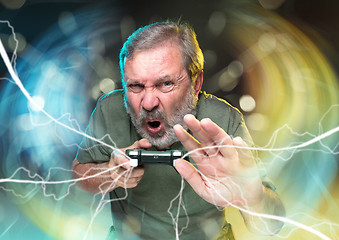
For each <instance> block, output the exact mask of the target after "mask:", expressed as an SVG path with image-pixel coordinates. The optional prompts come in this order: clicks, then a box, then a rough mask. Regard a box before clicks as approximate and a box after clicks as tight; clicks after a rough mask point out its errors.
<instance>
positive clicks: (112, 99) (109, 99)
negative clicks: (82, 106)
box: [96, 89, 125, 111]
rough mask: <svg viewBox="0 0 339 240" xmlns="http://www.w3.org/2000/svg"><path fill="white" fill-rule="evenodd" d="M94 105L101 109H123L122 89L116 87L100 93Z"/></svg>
mask: <svg viewBox="0 0 339 240" xmlns="http://www.w3.org/2000/svg"><path fill="white" fill-rule="evenodd" d="M96 107H97V108H100V109H101V110H102V111H112V110H114V111H125V108H124V98H123V90H122V89H118V90H114V91H112V92H109V93H106V94H104V95H102V96H101V97H100V98H99V99H98V101H97V106H96Z"/></svg>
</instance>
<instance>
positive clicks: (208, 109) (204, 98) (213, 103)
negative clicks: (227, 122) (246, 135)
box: [197, 92, 242, 118]
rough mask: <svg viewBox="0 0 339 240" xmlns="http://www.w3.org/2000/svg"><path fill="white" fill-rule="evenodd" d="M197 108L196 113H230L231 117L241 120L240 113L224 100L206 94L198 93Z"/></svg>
mask: <svg viewBox="0 0 339 240" xmlns="http://www.w3.org/2000/svg"><path fill="white" fill-rule="evenodd" d="M197 108H198V111H203V112H205V113H207V114H226V113H230V114H231V115H234V116H238V117H240V118H242V113H241V112H240V111H239V110H238V109H237V108H235V107H234V106H232V105H231V104H230V103H228V102H227V101H226V100H224V99H222V98H218V97H216V96H214V95H212V94H208V93H206V92H200V94H199V101H198V106H197Z"/></svg>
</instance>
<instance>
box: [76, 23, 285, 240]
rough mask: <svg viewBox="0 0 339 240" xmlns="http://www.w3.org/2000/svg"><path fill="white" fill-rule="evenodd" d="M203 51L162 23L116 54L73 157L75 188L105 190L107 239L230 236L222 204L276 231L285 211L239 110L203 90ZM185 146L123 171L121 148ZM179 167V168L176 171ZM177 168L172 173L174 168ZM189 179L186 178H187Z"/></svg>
mask: <svg viewBox="0 0 339 240" xmlns="http://www.w3.org/2000/svg"><path fill="white" fill-rule="evenodd" d="M203 62H204V58H203V54H202V52H201V49H200V48H199V45H198V42H197V40H196V35H195V33H194V31H193V30H192V29H191V28H190V27H189V26H188V25H187V24H182V23H173V22H161V23H155V24H151V25H149V26H146V27H143V28H140V29H138V30H137V31H136V32H134V33H133V34H132V35H131V36H130V37H129V38H128V40H127V41H126V42H125V43H124V45H123V48H122V50H121V52H120V69H121V76H122V83H123V90H116V91H113V92H111V93H109V94H106V95H104V96H102V97H101V98H100V99H99V100H98V103H97V106H96V109H95V110H94V112H93V114H92V116H91V119H90V122H89V125H88V127H87V130H86V133H87V134H89V135H91V136H93V137H94V138H96V139H101V140H102V141H104V142H105V143H107V145H112V146H114V147H115V148H116V151H113V152H112V149H111V148H109V147H107V146H104V145H100V144H98V143H97V142H95V141H92V140H90V139H88V138H84V139H83V141H82V143H81V146H80V148H79V151H78V154H77V157H76V159H75V160H74V163H73V169H74V177H75V178H80V177H85V176H93V175H95V177H90V178H88V177H87V178H85V179H84V180H82V181H80V182H79V185H80V187H82V188H83V189H85V190H87V191H90V192H93V193H106V192H109V194H110V198H111V207H112V215H113V226H112V228H111V231H110V233H109V235H108V239H233V233H232V230H231V227H230V225H229V224H228V223H227V222H226V216H225V211H224V208H225V207H227V206H229V205H233V206H238V207H239V208H240V209H241V214H242V216H243V218H244V222H245V224H246V226H247V227H248V229H249V230H250V231H252V232H254V233H257V234H268V235H270V234H275V233H277V232H278V231H279V230H280V229H281V227H282V225H283V223H282V222H280V221H276V220H271V219H268V220H267V219H260V218H259V217H258V216H255V214H251V213H252V212H253V213H264V214H272V215H278V216H283V215H284V214H285V210H284V206H283V204H282V203H281V201H280V199H279V197H278V196H277V194H276V193H275V191H274V190H275V187H274V185H273V184H272V183H271V182H270V181H269V180H268V179H267V178H266V176H265V170H264V169H263V167H262V163H261V162H260V160H258V159H257V158H255V157H254V156H253V154H252V152H251V151H250V150H248V149H246V147H247V144H246V143H245V141H246V142H248V143H250V142H251V138H250V135H249V133H248V131H247V128H246V126H245V123H244V120H243V118H242V115H241V113H240V112H239V111H238V110H236V109H235V108H233V107H232V106H231V105H229V104H228V103H227V102H225V101H224V100H221V99H218V98H216V97H215V96H212V95H209V94H206V93H204V92H201V91H200V90H201V86H202V83H203ZM128 148H132V149H133V148H136V149H148V150H153V151H156V150H158V151H160V150H164V149H166V148H171V149H179V150H187V151H188V152H189V154H190V162H188V161H185V160H184V159H179V160H176V162H175V169H174V168H173V167H171V166H168V165H162V164H145V165H143V166H138V167H131V166H130V163H129V160H128V158H127V157H126V155H125V154H124V152H125V151H126V149H128ZM175 170H177V171H175ZM178 173H179V174H178ZM182 177H183V179H185V181H186V182H187V183H188V184H184V182H185V181H183V180H182Z"/></svg>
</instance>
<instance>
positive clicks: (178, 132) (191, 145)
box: [173, 124, 205, 162]
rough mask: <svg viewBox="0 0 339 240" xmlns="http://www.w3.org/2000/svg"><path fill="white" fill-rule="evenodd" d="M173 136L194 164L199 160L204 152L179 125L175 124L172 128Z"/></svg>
mask: <svg viewBox="0 0 339 240" xmlns="http://www.w3.org/2000/svg"><path fill="white" fill-rule="evenodd" d="M173 129H174V133H175V136H176V137H177V138H178V140H179V141H180V142H181V143H182V145H183V146H184V147H185V149H186V150H187V151H188V152H190V156H191V157H192V158H193V159H194V161H195V162H198V161H199V160H201V158H202V156H204V155H205V152H204V151H203V150H202V149H201V145H200V143H199V142H198V141H197V140H196V139H195V138H194V137H192V136H191V135H190V134H189V133H188V132H187V131H186V130H185V129H184V128H183V127H182V126H181V125H179V124H177V125H175V126H174V127H173Z"/></svg>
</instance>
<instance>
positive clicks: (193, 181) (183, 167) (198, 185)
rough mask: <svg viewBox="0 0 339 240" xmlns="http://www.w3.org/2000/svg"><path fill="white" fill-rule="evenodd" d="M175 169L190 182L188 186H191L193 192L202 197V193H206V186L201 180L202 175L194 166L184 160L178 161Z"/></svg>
mask: <svg viewBox="0 0 339 240" xmlns="http://www.w3.org/2000/svg"><path fill="white" fill-rule="evenodd" d="M174 167H175V169H176V170H177V171H178V172H179V174H180V175H181V176H182V177H183V178H184V179H185V180H186V181H187V182H188V184H189V185H191V187H192V188H193V190H194V191H195V192H196V193H197V194H198V195H200V196H201V193H202V192H203V191H204V188H205V184H204V181H203V180H202V178H201V175H200V174H199V172H198V171H197V170H196V169H195V168H194V166H193V165H192V164H191V163H189V162H187V161H185V160H183V159H177V160H176V162H175V166H174Z"/></svg>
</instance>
